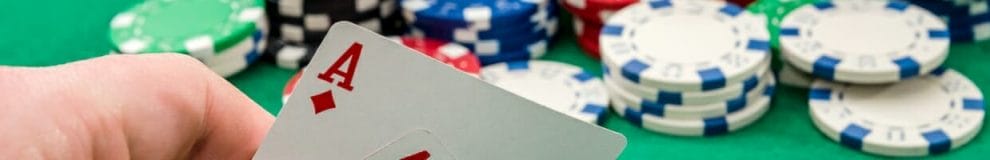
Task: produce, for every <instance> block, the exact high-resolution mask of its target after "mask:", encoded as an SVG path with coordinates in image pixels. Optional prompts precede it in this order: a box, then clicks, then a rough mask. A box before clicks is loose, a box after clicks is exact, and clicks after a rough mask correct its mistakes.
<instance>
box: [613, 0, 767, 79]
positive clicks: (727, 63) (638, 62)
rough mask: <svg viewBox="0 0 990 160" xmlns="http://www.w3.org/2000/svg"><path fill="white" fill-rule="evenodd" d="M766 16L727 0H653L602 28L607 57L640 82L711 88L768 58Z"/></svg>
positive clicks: (626, 75) (633, 7) (620, 71)
mask: <svg viewBox="0 0 990 160" xmlns="http://www.w3.org/2000/svg"><path fill="white" fill-rule="evenodd" d="M765 21H766V20H765V18H764V17H762V16H757V15H754V14H752V13H749V12H745V11H744V10H743V9H742V8H740V7H738V6H736V5H732V4H728V3H726V2H722V1H698V0H647V1H643V2H641V3H637V4H634V5H630V6H628V7H626V8H624V9H622V10H620V11H619V12H617V13H616V14H615V15H613V16H612V17H611V18H609V20H608V22H606V24H605V26H604V27H603V29H602V31H601V43H600V44H601V48H602V62H603V63H604V64H606V65H607V66H608V67H610V68H614V70H615V72H612V73H611V74H613V75H612V76H621V77H623V78H626V79H628V80H629V81H632V82H634V83H636V84H640V85H643V86H650V87H655V88H662V89H667V90H676V91H705V90H713V89H718V88H722V87H725V86H727V85H728V84H734V83H739V82H741V81H743V80H745V79H746V78H748V76H749V75H752V74H753V73H755V72H756V71H757V70H758V68H759V66H760V64H762V63H763V61H765V60H766V59H768V57H769V56H768V55H769V54H768V53H769V48H770V46H769V42H768V41H769V34H768V32H767V29H766V26H765Z"/></svg>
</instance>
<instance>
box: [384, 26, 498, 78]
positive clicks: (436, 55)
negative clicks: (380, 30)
mask: <svg viewBox="0 0 990 160" xmlns="http://www.w3.org/2000/svg"><path fill="white" fill-rule="evenodd" d="M392 39H393V40H396V41H398V42H400V43H402V44H403V45H405V46H406V47H409V48H412V49H413V50H416V51H419V52H420V53H423V54H424V55H426V56H429V57H432V58H433V59H436V60H439V61H440V62H443V63H445V64H448V65H451V66H454V68H457V69H458V70H461V71H464V72H465V73H468V74H470V75H473V76H475V77H477V76H478V74H479V73H481V62H480V61H479V60H478V56H475V55H474V54H472V53H471V51H470V50H468V49H467V47H464V46H462V45H460V44H457V43H451V42H446V41H442V40H438V39H432V38H421V37H410V36H402V37H398V38H396V37H392Z"/></svg>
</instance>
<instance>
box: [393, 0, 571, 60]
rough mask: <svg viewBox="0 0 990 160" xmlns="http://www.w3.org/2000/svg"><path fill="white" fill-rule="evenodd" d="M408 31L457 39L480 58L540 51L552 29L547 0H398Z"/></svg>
mask: <svg viewBox="0 0 990 160" xmlns="http://www.w3.org/2000/svg"><path fill="white" fill-rule="evenodd" d="M399 4H400V6H401V8H402V12H403V15H404V17H405V20H406V22H407V23H408V26H409V27H410V30H411V35H413V36H418V37H428V38H433V39H440V40H444V41H451V42H456V43H459V44H461V45H463V46H465V47H467V48H468V49H470V50H471V52H473V53H474V54H476V55H477V56H478V58H479V59H480V60H481V63H482V64H493V63H498V62H507V61H515V60H525V59H535V58H539V57H542V56H543V54H544V53H545V52H546V50H547V45H549V42H550V40H551V38H552V37H553V35H554V34H556V31H557V21H558V20H557V15H556V14H555V13H556V8H557V7H556V6H557V5H556V4H555V3H553V2H551V0H504V1H493V0H400V1H399Z"/></svg>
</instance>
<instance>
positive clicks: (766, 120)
mask: <svg viewBox="0 0 990 160" xmlns="http://www.w3.org/2000/svg"><path fill="white" fill-rule="evenodd" d="M136 3H139V1H137V0H99V1H80V0H52V1H8V2H7V3H5V4H4V5H5V7H3V9H0V48H2V49H3V50H2V51H0V65H10V66H51V65H58V64H63V63H67V62H72V61H78V60H83V59H87V58H92V57H98V56H101V55H104V54H106V53H107V51H108V50H110V44H109V40H108V38H107V29H108V27H109V22H110V19H111V18H112V17H113V16H114V15H115V14H116V13H117V12H119V11H122V10H124V9H126V8H128V7H129V6H132V5H134V4H136ZM562 20H565V21H564V22H562V23H561V24H564V25H562V26H560V29H561V30H560V32H559V34H558V35H559V36H558V38H557V40H556V41H555V42H554V43H553V46H552V48H551V49H550V52H549V53H548V54H547V55H546V56H545V57H544V59H548V60H554V61H561V62H566V63H570V64H575V65H578V66H581V67H583V68H585V69H586V70H588V71H589V72H591V73H595V74H599V75H600V74H601V68H600V66H599V63H598V62H597V60H595V59H592V58H589V57H587V56H585V55H584V54H583V53H581V50H580V49H579V48H578V46H577V45H576V43H575V41H574V35H573V31H572V30H571V27H570V24H569V23H570V22H569V21H567V20H569V18H567V16H566V15H565V17H562ZM982 46H990V44H987V45H979V44H954V45H952V48H951V55H950V56H949V59H948V60H947V61H946V63H945V64H946V65H947V66H949V67H951V68H953V69H956V70H959V71H961V72H963V73H964V74H966V75H967V76H968V77H969V78H970V79H972V80H973V81H974V82H975V83H977V84H978V85H980V86H981V87H982V89H981V90H982V91H983V92H984V93H990V92H988V91H990V53H988V52H987V51H988V50H990V48H984V47H982ZM775 63H776V64H775V65H777V66H778V67H779V64H780V63H777V62H775ZM294 72H295V71H293V70H286V69H280V68H278V67H276V66H275V65H274V64H273V63H270V62H261V63H258V64H255V65H252V66H251V67H250V68H248V69H247V70H245V71H244V72H242V73H240V74H238V75H235V76H233V77H230V78H229V80H230V82H232V83H233V84H235V85H236V86H237V87H238V88H240V90H241V91H243V92H244V93H245V94H247V95H248V96H250V97H251V98H252V99H254V100H255V101H256V102H258V104H260V105H261V106H262V107H264V109H266V110H268V111H269V112H271V113H273V114H275V115H277V112H278V111H279V110H280V109H281V107H282V103H281V92H282V87H283V85H284V84H285V81H286V80H287V79H288V78H289V76H291V75H292V74H293V73H294ZM988 104H990V103H988ZM985 121H986V120H984V122H985ZM986 125H987V123H984V128H986ZM604 126H605V127H606V128H608V129H611V130H614V131H616V132H619V133H621V134H623V135H625V136H626V138H628V142H629V145H628V146H627V147H626V149H625V151H624V152H623V153H622V155H621V156H620V159H660V158H677V159H709V158H720V159H757V158H780V159H824V158H842V159H875V158H884V157H877V156H873V155H869V154H865V153H863V152H859V151H856V150H853V149H849V148H846V147H843V146H841V145H839V144H838V143H835V142H833V141H832V140H830V139H828V138H827V137H825V136H824V135H823V134H821V133H820V132H819V131H818V130H817V129H816V128H815V127H814V126H813V124H812V122H811V119H810V117H809V115H808V105H807V90H804V89H798V88H791V87H780V88H779V91H778V92H777V94H776V95H775V97H774V101H773V106H772V108H771V109H770V111H769V112H767V114H766V115H765V116H764V117H763V118H762V119H760V120H759V121H757V122H756V123H755V124H753V125H751V126H749V127H747V128H744V129H742V130H739V131H736V132H734V133H731V134H728V135H723V136H715V137H704V138H698V137H677V136H669V135H664V134H657V133H653V132H650V131H646V130H643V129H640V128H638V127H636V126H634V125H633V124H631V123H629V122H627V121H625V120H622V119H619V118H617V116H615V114H610V118H608V120H607V121H606V122H605V123H604ZM546 128H547V129H552V128H553V126H547V127H546ZM986 134H988V132H982V133H980V135H978V136H977V137H976V138H975V139H973V140H972V141H971V142H970V143H969V144H967V145H966V146H963V147H961V148H959V149H956V150H954V151H951V152H949V153H946V154H941V155H936V156H932V157H929V158H936V159H950V158H952V159H978V158H979V159H985V158H986V157H988V156H987V155H988V154H987V153H988V152H990V137H987V136H988V135H986Z"/></svg>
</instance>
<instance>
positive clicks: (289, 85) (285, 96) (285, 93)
mask: <svg viewBox="0 0 990 160" xmlns="http://www.w3.org/2000/svg"><path fill="white" fill-rule="evenodd" d="M302 74H303V71H298V72H296V74H294V75H292V77H291V78H289V80H288V81H285V88H282V104H285V103H288V102H289V96H292V91H293V90H295V89H296V84H299V77H302Z"/></svg>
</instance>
